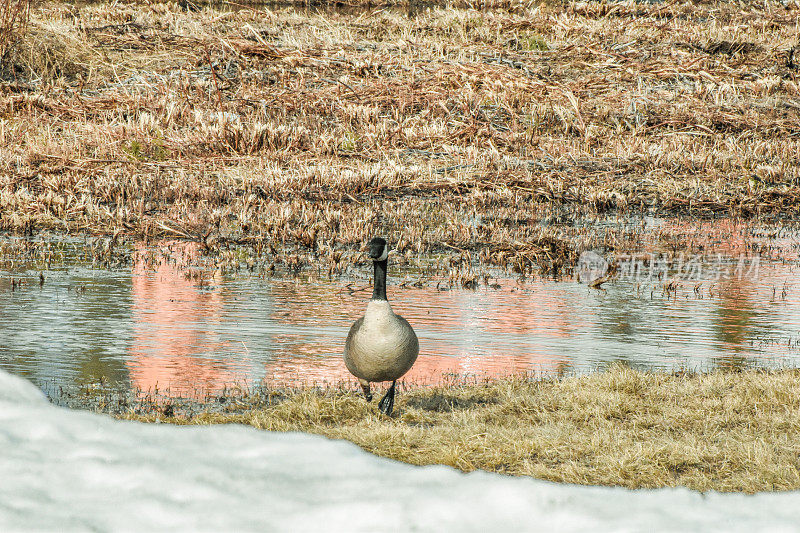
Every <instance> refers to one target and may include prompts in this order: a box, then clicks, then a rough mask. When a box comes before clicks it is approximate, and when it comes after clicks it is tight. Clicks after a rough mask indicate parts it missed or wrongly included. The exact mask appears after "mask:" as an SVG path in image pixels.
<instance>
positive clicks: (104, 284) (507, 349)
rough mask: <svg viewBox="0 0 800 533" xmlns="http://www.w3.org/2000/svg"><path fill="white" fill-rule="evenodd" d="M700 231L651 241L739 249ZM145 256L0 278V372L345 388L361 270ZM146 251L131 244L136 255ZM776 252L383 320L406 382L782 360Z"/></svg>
mask: <svg viewBox="0 0 800 533" xmlns="http://www.w3.org/2000/svg"><path fill="white" fill-rule="evenodd" d="M714 227H716V226H713V225H712V226H710V227H708V228H706V229H704V230H702V231H697V230H696V228H695V227H694V226H691V225H685V224H684V223H682V222H676V221H667V222H662V223H660V224H659V225H658V226H657V230H656V231H661V232H662V233H669V234H674V235H681V234H685V235H689V237H688V239H689V240H692V241H693V244H692V246H694V247H695V248H697V247H702V248H703V249H704V250H710V251H711V252H712V255H709V256H707V257H705V259H703V261H706V262H708V261H710V259H709V258H710V257H712V256H713V254H717V253H720V254H722V255H723V256H724V257H723V262H724V264H725V265H727V266H729V267H730V266H735V264H736V262H737V261H738V258H737V254H740V253H748V254H752V252H753V240H752V239H751V238H749V237H748V236H746V235H744V234H745V232H746V231H747V229H746V227H744V226H741V225H737V224H736V223H732V222H731V223H728V225H727V226H725V228H724V233H725V234H726V235H727V236H728V238H727V240H725V239H722V237H721V236H720V234H718V233H717V232H716V230H714V229H713V228H714ZM703 234H705V235H706V236H707V237H708V239H707V240H706V241H702V239H701V237H702V235H703ZM161 246H162V248H163V250H162V251H163V252H164V253H159V254H157V256H158V257H160V258H161V259H159V260H156V261H152V260H151V261H144V260H140V261H137V262H135V263H134V266H133V267H132V268H130V269H119V270H111V271H109V270H91V269H88V268H83V267H75V268H70V269H63V270H58V271H51V272H48V274H47V283H45V285H44V286H43V287H39V286H38V284H37V283H35V282H32V283H29V284H28V285H26V286H25V287H24V288H23V289H18V290H14V291H12V290H11V287H10V280H9V278H8V276H7V275H4V274H3V273H0V330H2V331H3V335H4V342H3V343H2V345H0V367H2V368H4V369H7V370H10V371H12V372H15V373H17V374H20V375H24V376H26V377H28V378H29V379H31V380H33V381H35V382H37V383H39V384H40V385H45V384H50V385H51V386H52V385H53V384H55V385H56V386H57V385H58V384H75V383H83V382H87V381H97V380H99V379H101V378H102V379H105V380H108V381H110V382H116V383H122V384H125V385H127V386H130V387H133V388H136V389H140V390H145V391H147V390H154V389H156V388H158V389H159V390H160V391H161V392H162V393H163V392H164V391H165V390H166V389H169V390H170V393H171V394H181V395H187V394H207V393H215V392H219V391H220V390H221V389H222V388H223V387H226V386H230V385H232V384H241V385H252V384H258V383H262V382H268V383H275V384H338V383H342V382H352V378H351V376H350V375H349V373H348V372H347V370H346V369H345V367H344V363H343V361H342V358H341V352H342V347H343V342H344V338H345V336H346V334H347V331H348V329H349V327H350V325H351V324H352V322H353V321H354V320H355V319H356V318H358V317H359V316H360V315H361V314H362V313H363V310H364V307H365V305H366V302H367V300H368V298H369V295H370V290H369V288H368V287H367V285H366V284H367V275H366V273H363V276H362V277H361V278H359V279H358V280H356V282H355V285H359V284H360V286H361V287H364V288H365V290H358V291H351V290H349V289H348V285H350V284H351V282H352V280H347V281H340V282H319V281H313V282H309V281H308V280H306V279H304V278H302V277H299V278H291V279H274V278H273V279H271V278H261V277H258V276H251V275H240V276H238V277H235V276H221V275H219V273H215V272H214V271H213V270H205V271H203V270H191V269H189V268H188V267H189V265H192V264H195V263H197V262H199V259H200V258H199V254H200V250H199V248H198V247H197V245H195V244H185V243H178V242H172V243H163V244H162V245H161ZM762 249H763V248H762ZM148 250H149V249H147V248H145V247H143V246H140V247H139V248H138V249H137V256H139V257H141V256H145V255H147V252H148ZM788 250H789V251H787V247H786V246H784V247H782V248H781V247H777V248H775V249H772V248H770V249H769V253H770V257H772V258H773V259H775V260H768V259H764V260H762V262H761V264H760V265H759V269H758V272H757V275H755V273H753V272H751V273H750V274H751V275H747V276H732V277H718V276H715V275H714V272H715V271H714V269H713V268H711V267H712V266H714V265H710V264H706V263H703V264H704V270H702V273H703V274H702V276H705V277H701V279H692V280H683V281H680V282H679V283H677V284H676V285H675V286H674V287H673V288H672V289H671V290H667V289H665V285H666V284H668V282H670V280H671V279H672V277H673V276H674V274H675V273H674V272H671V273H670V272H667V273H666V274H665V275H663V276H660V277H658V276H656V277H651V278H647V279H636V278H624V277H623V278H621V279H619V280H617V281H613V282H608V283H606V284H605V285H603V288H604V289H605V290H595V289H589V288H588V287H587V286H586V285H583V284H579V283H576V282H574V281H571V280H565V281H560V282H553V281H528V282H526V283H522V282H518V281H516V280H511V279H507V280H504V281H502V280H501V281H500V282H499V283H498V284H497V285H494V286H492V287H483V286H482V287H480V288H478V289H477V290H475V291H470V290H461V289H456V290H439V289H437V285H436V283H435V282H433V283H430V284H429V285H428V286H426V287H422V288H400V287H398V286H390V287H389V296H390V299H391V301H392V304H393V306H394V307H395V310H396V311H397V312H399V313H400V314H402V315H403V316H405V317H406V318H408V319H409V321H410V322H411V323H412V324H413V325H414V327H415V329H416V331H417V334H418V336H419V338H420V345H421V349H420V357H419V359H418V361H417V364H416V365H415V366H414V368H413V369H412V371H411V372H410V373H409V375H408V376H407V378H406V379H407V380H408V381H410V382H415V383H437V382H440V381H442V380H447V379H450V376H452V375H462V376H463V375H468V376H473V377H475V378H477V379H482V378H485V377H492V376H498V375H506V374H518V373H523V372H525V373H532V372H533V373H543V374H564V373H569V372H582V371H588V370H591V369H594V368H596V367H598V366H600V365H603V364H606V363H608V362H611V361H620V360H621V361H628V362H629V363H631V364H632V365H636V366H640V367H650V368H675V367H689V368H700V369H709V368H713V367H716V366H726V367H742V366H749V365H757V364H763V365H797V364H798V363H799V362H800V349H798V340H799V339H800V298H799V297H798V294H797V291H796V288H795V285H796V283H795V281H796V280H797V279H798V276H797V262H796V260H792V257H794V256H796V253H795V252H793V251H791V249H788ZM655 251H656V252H658V251H659V250H655ZM164 256H165V257H168V258H169V259H163V257H164ZM713 257H716V256H713ZM795 259H796V258H795ZM717 266H719V265H717ZM706 267H708V268H706ZM192 272H200V273H201V275H193V274H191V273H192ZM359 274H362V273H359ZM390 274H392V278H391V279H395V280H396V279H400V278H401V277H402V273H399V272H391V273H390ZM15 275H20V274H15ZM24 275H26V276H28V277H29V278H31V279H32V280H34V279H36V276H38V272H35V271H30V272H27V273H25V274H24Z"/></svg>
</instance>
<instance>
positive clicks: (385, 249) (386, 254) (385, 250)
mask: <svg viewBox="0 0 800 533" xmlns="http://www.w3.org/2000/svg"><path fill="white" fill-rule="evenodd" d="M388 257H389V247H388V246H384V247H383V253H382V254H381V256H380V257H379V258H377V259H376V260H375V261H386V258H388Z"/></svg>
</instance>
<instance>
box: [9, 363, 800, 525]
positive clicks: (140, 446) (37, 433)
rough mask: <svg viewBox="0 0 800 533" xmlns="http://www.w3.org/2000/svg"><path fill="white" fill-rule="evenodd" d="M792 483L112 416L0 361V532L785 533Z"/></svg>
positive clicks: (793, 515)
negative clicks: (747, 485) (694, 480)
mask: <svg viewBox="0 0 800 533" xmlns="http://www.w3.org/2000/svg"><path fill="white" fill-rule="evenodd" d="M799 528H800V493H783V494H760V495H757V496H746V495H737V494H728V495H725V494H716V493H712V494H708V495H705V496H703V495H701V494H699V493H695V492H691V491H689V490H685V489H678V490H653V491H628V490H624V489H609V488H600V487H581V486H574V485H558V484H552V483H547V482H542V481H536V480H533V479H527V478H511V477H505V476H500V475H494V474H488V473H473V474H462V473H459V472H457V471H455V470H453V469H450V468H447V467H442V466H432V467H414V466H409V465H405V464H402V463H397V462H394V461H389V460H386V459H381V458H379V457H375V456H373V455H370V454H367V453H365V452H363V451H361V450H360V449H359V448H357V447H356V446H355V445H353V444H350V443H347V442H341V441H331V440H328V439H325V438H322V437H316V436H311V435H305V434H296V433H270V432H266V431H258V430H255V429H252V428H246V427H241V426H216V427H175V426H167V425H163V426H162V425H148V424H139V423H132V422H121V421H115V420H112V419H110V418H108V417H105V416H100V415H95V414H91V413H85V412H76V411H69V410H66V409H61V408H58V407H54V406H52V405H50V404H48V403H47V402H46V401H44V400H43V398H42V395H41V393H39V391H37V390H36V388H35V387H34V386H33V385H31V384H29V383H28V382H26V381H24V380H22V379H20V378H16V377H12V376H10V375H9V374H7V373H5V372H2V371H0V531H17V530H60V531H64V530H66V531H74V530H79V531H85V530H97V531H153V530H170V531H274V530H279V531H298V530H302V531H306V530H315V531H316V530H322V531H328V532H337V531H346V532H348V533H349V532H354V531H368V530H369V531H533V530H536V531H556V530H557V531H748V532H749V531H770V532H775V531H798V530H800V529H799Z"/></svg>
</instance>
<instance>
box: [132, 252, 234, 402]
mask: <svg viewBox="0 0 800 533" xmlns="http://www.w3.org/2000/svg"><path fill="white" fill-rule="evenodd" d="M163 247H166V248H169V252H170V255H171V256H173V257H174V261H172V260H159V261H157V262H155V263H149V264H146V263H145V262H144V261H136V262H135V263H134V268H133V272H132V280H131V296H132V310H133V316H134V317H135V321H134V330H133V335H132V342H131V348H130V358H129V359H128V361H127V365H128V369H129V372H130V379H131V385H132V387H134V388H136V389H139V390H141V391H154V390H156V389H158V391H159V392H160V393H162V394H166V395H183V396H185V395H187V394H200V393H208V394H213V393H215V392H218V391H220V390H222V388H223V387H225V386H226V385H229V384H231V383H233V382H234V381H235V379H236V377H237V376H235V375H234V374H232V373H231V372H229V371H227V370H226V369H225V367H224V365H222V364H220V363H219V362H217V361H214V360H212V359H208V358H204V357H198V352H200V353H209V352H211V353H213V352H214V351H216V350H219V349H221V348H224V347H226V346H227V345H228V344H229V343H228V342H225V341H221V340H219V339H218V338H216V335H214V334H213V333H209V331H208V330H207V329H206V328H203V327H202V325H203V324H204V323H207V322H218V321H219V320H220V319H221V310H222V306H223V300H222V298H223V297H222V295H221V294H220V292H219V291H202V290H200V289H199V288H198V286H197V282H196V281H193V280H191V279H189V278H188V277H187V276H186V272H187V271H186V268H185V267H186V265H187V264H191V263H192V261H193V260H195V259H197V256H198V255H199V244H197V243H185V242H166V243H163V244H162V248H163ZM136 250H137V252H139V253H140V254H143V253H144V252H146V251H147V249H146V248H145V246H144V245H138V246H137V248H136ZM167 389H169V390H167Z"/></svg>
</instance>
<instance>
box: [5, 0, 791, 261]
mask: <svg viewBox="0 0 800 533" xmlns="http://www.w3.org/2000/svg"><path fill="white" fill-rule="evenodd" d="M12 3H13V2H12ZM795 9H796V6H794V5H793V4H791V3H789V4H785V5H784V4H780V3H776V2H767V3H757V4H756V3H753V4H747V7H746V8H744V7H742V6H741V5H740V4H727V3H690V2H670V3H653V4H647V3H644V4H643V3H634V2H622V3H614V4H606V3H570V4H565V5H561V4H549V3H545V4H527V3H512V4H508V5H501V6H499V8H498V9H488V10H479V9H473V8H467V7H458V5H457V4H456V5H448V6H432V7H427V8H425V9H420V10H418V11H415V12H413V13H411V14H410V12H409V11H408V10H407V9H398V8H393V9H361V10H343V11H337V10H330V9H322V8H320V9H313V8H311V9H297V8H276V7H269V6H267V7H261V6H257V5H256V6H238V7H235V8H233V7H232V6H231V5H229V4H215V5H208V6H204V7H202V8H200V9H194V8H191V9H190V8H188V7H187V6H186V5H185V4H181V5H179V4H175V3H152V4H148V5H140V4H124V3H115V4H113V5H110V4H103V3H98V4H66V3H44V4H41V5H39V6H37V7H36V8H35V9H33V10H32V12H31V17H30V22H29V24H28V25H27V28H26V31H25V32H24V34H22V33H21V34H20V35H21V37H20V38H19V39H18V42H16V44H15V45H14V46H13V47H11V48H9V49H8V52H7V53H6V56H5V57H4V60H3V64H2V66H3V79H4V80H5V81H3V82H0V205H1V206H2V210H0V229H5V230H10V231H16V232H33V231H38V230H40V229H42V228H52V229H56V230H59V231H68V232H89V233H94V234H103V235H108V236H135V237H137V238H149V239H152V238H155V237H164V236H168V237H178V238H186V239H191V240H196V241H200V242H202V243H204V244H205V245H206V246H207V247H208V248H209V249H210V250H212V251H219V250H220V248H221V247H222V248H224V247H225V246H226V245H228V244H230V243H238V244H243V245H245V246H248V247H251V248H253V249H258V250H260V251H261V250H267V251H272V252H275V254H276V255H278V256H281V261H283V262H286V263H288V265H289V266H290V267H291V268H303V267H304V266H306V265H308V263H309V261H310V260H311V259H312V258H317V259H319V260H321V261H324V262H326V266H328V267H329V268H330V269H332V270H333V271H338V270H340V269H341V268H342V267H343V266H344V265H346V264H347V262H348V261H347V257H344V259H343V254H345V255H346V252H348V251H352V250H354V249H355V248H357V247H358V246H359V245H360V244H361V243H362V242H363V241H364V239H365V237H366V235H367V234H368V233H369V234H371V233H373V232H376V233H381V234H384V235H386V236H387V237H388V238H389V239H390V241H392V242H394V243H396V248H397V249H398V250H399V251H401V252H404V253H408V254H425V253H431V252H437V251H438V252H444V253H448V254H451V255H457V254H467V255H471V259H472V260H476V261H480V262H482V263H487V264H496V265H500V266H503V267H508V268H509V269H514V270H517V271H526V270H530V269H531V268H532V267H533V265H535V264H537V263H539V264H544V265H545V266H547V267H548V268H549V267H550V266H552V267H553V269H555V270H558V269H560V268H561V267H562V266H563V265H569V264H571V263H574V261H575V257H576V255H575V250H576V247H579V246H583V245H587V244H588V245H591V244H597V242H598V241H600V240H602V237H598V236H597V235H587V232H586V231H585V230H584V231H581V230H580V229H576V228H571V229H570V228H557V229H554V230H550V229H548V228H544V229H543V228H542V226H541V225H538V224H535V222H537V221H542V220H545V221H546V220H562V221H563V220H571V219H574V218H575V217H576V216H580V215H583V216H589V217H591V216H594V215H595V214H597V213H604V212H608V211H613V212H622V213H624V212H638V211H642V210H644V211H646V212H684V213H691V214H693V215H698V216H711V215H714V214H721V213H722V214H729V215H734V216H743V217H769V216H772V217H777V218H780V217H781V216H784V215H788V214H790V213H796V212H797V209H798V205H800V204H799V203H798V199H799V198H800V196H798V189H797V187H796V185H797V180H798V165H799V164H800V163H798V160H797V158H796V157H794V156H795V154H796V153H797V152H798V142H800V141H798V137H797V134H798V131H800V113H799V112H798V109H800V108H799V107H798V106H797V105H796V100H797V97H798V85H797V80H796V73H797V72H796V63H795V56H794V54H793V50H794V48H793V46H794V44H795V41H796V35H795V27H794V20H795ZM567 226H569V224H567ZM612 244H613V245H619V246H620V247H622V248H624V247H625V246H624V243H623V244H619V243H613V242H612Z"/></svg>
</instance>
